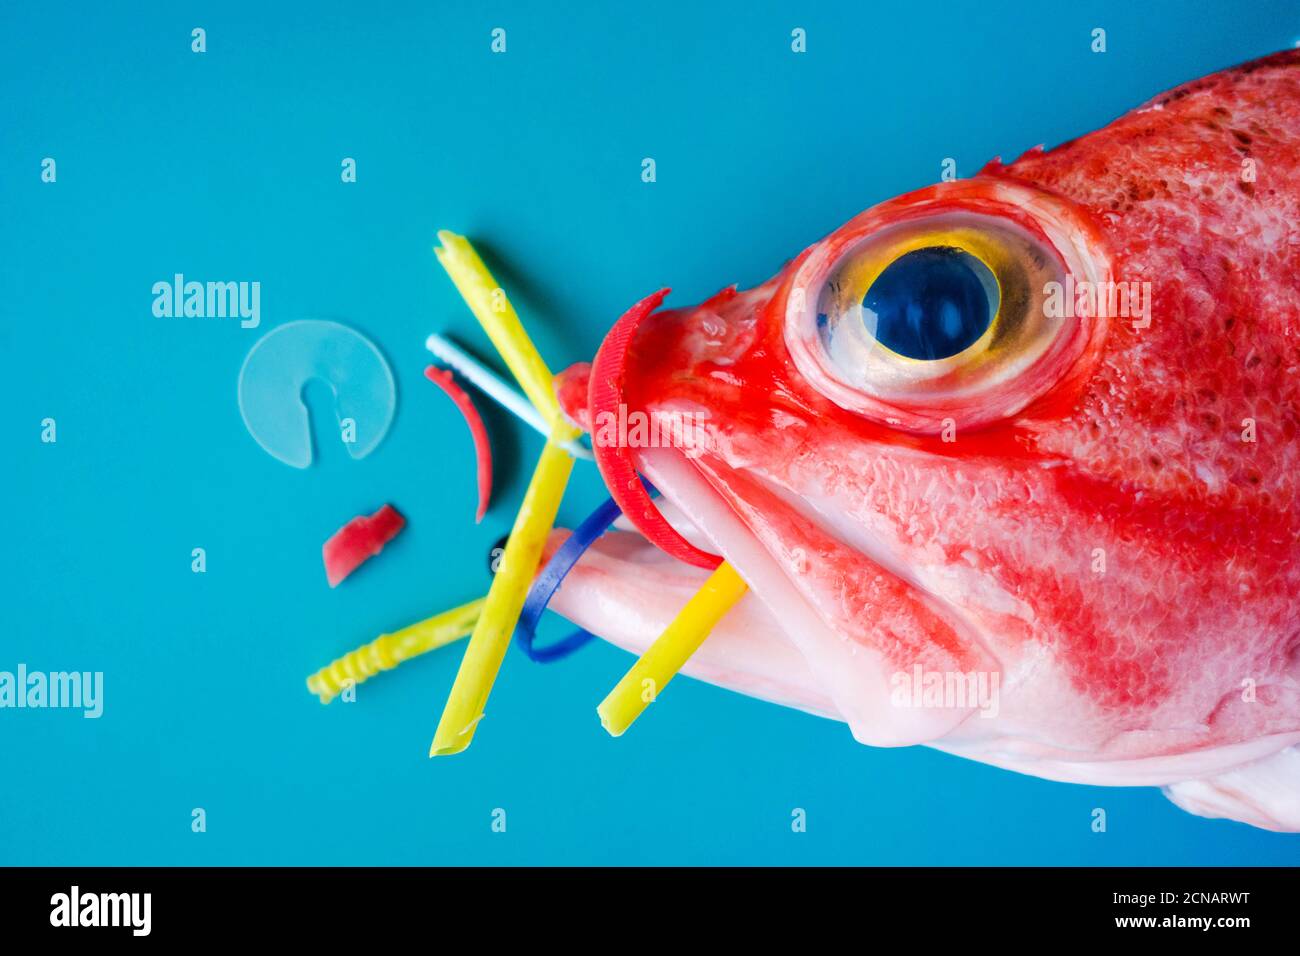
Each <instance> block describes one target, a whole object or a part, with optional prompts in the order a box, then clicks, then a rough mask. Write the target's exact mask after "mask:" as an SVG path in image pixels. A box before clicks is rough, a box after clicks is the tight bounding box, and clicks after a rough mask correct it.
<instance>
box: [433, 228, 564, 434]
mask: <svg viewBox="0 0 1300 956" xmlns="http://www.w3.org/2000/svg"><path fill="white" fill-rule="evenodd" d="M438 239H439V241H441V242H442V246H441V247H440V248H435V249H434V250H433V251H434V254H435V255H437V257H438V261H439V262H440V263H442V267H443V268H444V269H446V270H447V275H449V276H450V277H451V281H452V282H454V283H455V284H456V289H457V291H459V292H460V294H461V297H462V298H463V299H464V300H465V303H466V304H467V305H468V306H469V308H470V311H471V312H473V313H474V317H475V318H477V319H478V321H479V324H480V325H482V326H483V330H484V331H485V332H487V334H488V338H490V339H491V340H492V344H493V345H494V346H496V350H497V351H498V352H500V353H501V357H502V358H503V359H504V360H505V363H506V365H507V366H508V367H509V368H510V372H511V374H513V375H514V377H515V380H516V381H517V382H519V387H520V388H522V389H523V390H524V394H525V395H527V396H528V400H529V401H530V402H532V403H533V407H535V408H536V409H537V411H538V412H539V413H541V416H542V418H543V419H544V420H545V421H546V423H547V424H548V425H549V426H551V427H552V428H554V427H555V426H556V425H557V423H562V424H563V427H564V432H563V433H562V434H561V436H560V438H559V440H560V441H561V442H565V441H571V440H572V439H574V438H576V437H577V436H578V435H579V434H580V432H579V431H578V430H577V429H576V428H574V427H573V426H571V425H569V424H568V423H567V422H565V420H564V418H563V416H562V415H561V414H560V403H559V402H558V401H557V400H556V398H555V391H554V387H553V379H554V376H553V375H551V370H550V369H549V368H547V367H546V362H545V361H544V360H543V359H542V356H541V354H540V353H539V352H538V351H537V347H536V346H535V345H533V341H532V339H530V338H529V337H528V333H527V332H525V331H524V327H523V324H522V323H521V322H520V321H519V316H518V315H517V314H516V312H515V310H514V306H512V305H511V304H510V300H509V299H507V298H506V294H505V291H504V290H502V288H501V287H500V286H499V285H497V281H496V279H494V278H492V273H490V272H488V269H487V266H485V265H484V264H483V260H482V259H481V258H479V254H478V253H477V252H476V251H475V250H474V247H473V246H472V245H470V241H469V240H468V239H466V238H465V237H464V236H458V235H457V234H456V233H454V232H450V231H448V230H446V229H443V230H440V231H439V232H438Z"/></svg>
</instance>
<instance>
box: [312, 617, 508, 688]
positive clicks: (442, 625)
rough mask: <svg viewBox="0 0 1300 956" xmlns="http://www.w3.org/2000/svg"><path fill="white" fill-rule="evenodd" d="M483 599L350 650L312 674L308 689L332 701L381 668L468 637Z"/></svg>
mask: <svg viewBox="0 0 1300 956" xmlns="http://www.w3.org/2000/svg"><path fill="white" fill-rule="evenodd" d="M483 600H484V599H483V598H479V599H478V600H477V601H470V602H469V603H468V604H462V605H461V606H460V607H454V608H452V609H451V610H450V611H443V612H442V613H441V614H435V615H434V616H433V617H430V618H426V619H425V620H423V621H420V622H419V623H417V624H412V625H410V626H409V627H404V628H402V629H401V630H400V631H394V632H393V633H392V634H380V635H379V636H378V637H377V638H375V639H374V640H373V641H371V642H370V643H369V644H363V645H362V646H361V647H358V648H357V649H356V650H354V651H349V652H348V653H347V654H344V655H343V656H342V657H340V658H339V659H338V660H336V661H333V662H331V663H330V664H328V665H326V666H325V667H322V668H321V669H320V670H318V671H317V672H316V673H314V674H312V675H311V676H310V677H308V678H307V689H308V690H309V691H311V692H312V693H313V694H315V695H317V696H318V697H320V702H321V703H322V704H328V703H329V702H330V701H331V700H333V699H334V698H335V697H337V696H338V695H339V694H341V693H343V691H344V689H346V688H347V687H348V686H349V685H352V686H355V685H357V684H360V683H363V682H364V681H366V680H368V679H369V678H371V677H374V676H375V675H376V674H378V673H379V672H380V671H389V670H392V669H393V668H394V667H396V666H397V665H398V664H400V663H402V661H406V660H410V659H411V658H412V657H418V656H419V655H421V654H427V653H428V652H429V651H432V650H437V649H438V648H439V647H446V646H447V645H448V644H451V643H453V642H454V641H458V640H460V639H461V638H462V637H466V636H467V635H468V634H469V633H470V631H472V630H473V629H474V625H475V624H476V623H478V619H479V614H480V612H481V611H482V610H483Z"/></svg>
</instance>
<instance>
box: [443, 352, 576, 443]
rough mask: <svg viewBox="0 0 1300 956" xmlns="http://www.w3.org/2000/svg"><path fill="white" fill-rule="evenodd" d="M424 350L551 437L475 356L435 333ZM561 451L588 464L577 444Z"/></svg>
mask: <svg viewBox="0 0 1300 956" xmlns="http://www.w3.org/2000/svg"><path fill="white" fill-rule="evenodd" d="M424 347H425V348H426V349H428V350H429V351H430V352H432V353H433V354H434V357H435V358H437V359H438V360H439V361H442V362H445V363H447V364H448V365H450V366H451V367H452V369H453V370H454V371H456V372H458V373H460V374H461V375H462V376H464V378H465V380H466V381H468V382H469V383H470V384H471V385H473V386H474V387H475V388H477V389H478V390H479V391H481V392H482V393H483V394H485V395H487V396H488V397H489V398H491V399H492V400H493V401H495V402H496V403H497V404H499V405H501V406H502V407H503V408H504V409H505V410H506V411H508V412H511V413H512V414H514V415H515V417H516V418H518V419H520V420H521V421H523V422H524V423H525V424H527V425H528V426H529V427H531V428H532V429H533V430H534V431H536V432H537V433H538V434H539V435H542V436H543V437H550V434H551V430H550V429H549V428H547V427H546V423H545V422H544V421H542V416H541V415H540V414H538V412H537V409H535V408H534V407H533V404H532V402H530V401H528V399H527V398H525V397H524V395H523V393H522V392H519V391H516V390H515V389H514V388H511V387H510V386H509V385H507V384H506V383H505V382H503V381H502V380H501V379H500V378H499V377H498V376H497V375H496V373H495V372H493V371H492V370H491V369H489V368H488V367H487V366H486V365H484V364H483V363H482V362H480V361H479V360H478V359H476V358H474V356H472V355H470V354H469V353H468V352H464V351H462V350H461V349H460V348H459V347H457V346H455V345H453V344H452V343H451V342H449V341H447V340H446V339H445V338H443V337H442V336H441V335H438V334H437V333H434V334H432V335H430V336H429V337H428V338H427V339H425V340H424ZM562 447H563V448H564V449H565V450H566V451H568V452H569V454H571V455H573V456H574V457H575V458H585V459H587V460H588V461H590V460H591V458H592V455H591V452H590V451H588V450H587V449H586V448H585V447H583V445H581V444H580V443H579V442H576V441H573V442H568V443H566V444H565V445H563V446H562Z"/></svg>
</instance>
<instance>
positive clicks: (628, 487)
mask: <svg viewBox="0 0 1300 956" xmlns="http://www.w3.org/2000/svg"><path fill="white" fill-rule="evenodd" d="M668 291H669V290H668V289H660V290H659V291H658V292H656V293H654V294H653V295H648V296H646V297H645V298H644V299H642V300H641V301H640V302H638V303H637V304H636V305H634V306H632V308H630V309H628V310H627V311H626V312H624V313H623V316H622V318H620V319H619V320H618V321H617V322H615V323H614V327H613V328H611V329H610V330H609V334H608V335H606V336H605V341H604V342H602V343H601V344H600V349H599V350H598V351H597V352H596V358H595V359H594V360H593V361H592V363H591V377H590V381H589V383H588V385H587V404H588V406H589V409H590V412H589V414H590V417H591V424H592V427H595V424H596V423H597V422H598V421H600V413H601V412H608V413H609V414H610V415H612V416H614V417H617V416H618V407H619V405H620V404H621V403H622V401H623V367H624V365H625V364H626V362H627V353H628V349H629V348H630V347H631V345H632V337H633V335H634V334H635V333H636V329H637V326H638V325H640V324H641V320H642V319H644V318H645V317H646V316H648V315H649V314H650V313H651V312H653V311H654V310H655V309H657V308H659V304H660V303H661V302H663V300H664V296H666V295H667V294H668ZM724 294H725V290H724ZM592 453H593V454H594V455H595V458H596V467H597V468H599V469H600V476H601V477H602V478H604V479H605V484H606V485H607V486H608V487H609V495H610V497H611V498H613V499H614V500H615V501H616V502H617V503H618V506H619V507H620V508H622V509H623V514H625V515H627V518H628V520H629V521H631V522H632V524H633V525H635V526H636V529H637V530H638V531H640V532H641V533H642V534H643V535H645V537H646V540H647V541H649V542H650V543H651V544H653V545H655V546H657V547H658V548H660V549H661V550H663V551H666V552H667V553H668V554H671V555H672V556H673V557H674V558H677V559H679V560H681V561H685V562H686V563H687V564H693V565H695V567H697V568H709V569H712V568H716V567H717V566H718V565H719V564H721V563H722V558H720V557H719V556H718V555H716V554H709V553H708V552H707V551H701V550H700V549H699V548H697V547H695V545H693V544H691V543H690V542H689V541H687V540H686V539H685V538H683V537H682V536H681V535H680V534H678V533H677V529H676V528H674V527H673V526H672V525H671V524H669V523H668V519H667V518H665V517H664V516H663V514H661V513H660V511H659V509H658V508H656V507H655V504H654V501H653V500H652V499H651V498H650V495H649V494H648V493H647V492H646V490H645V487H644V486H643V485H642V484H641V479H639V478H638V477H637V474H636V468H635V467H634V466H633V465H632V453H631V452H630V451H629V450H628V449H627V448H625V447H623V446H622V445H617V444H615V445H605V444H602V443H601V442H598V441H594V442H592Z"/></svg>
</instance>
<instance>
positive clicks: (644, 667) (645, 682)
mask: <svg viewBox="0 0 1300 956" xmlns="http://www.w3.org/2000/svg"><path fill="white" fill-rule="evenodd" d="M746 590H748V588H747V586H746V584H745V582H744V581H743V580H742V579H741V577H740V575H739V574H737V573H736V569H735V568H733V567H732V566H731V565H730V564H728V563H727V562H726V561H723V562H722V563H721V564H720V565H718V568H717V570H716V571H714V572H713V574H711V575H710V576H709V579H708V580H707V581H705V582H704V586H703V587H702V588H700V589H699V591H697V592H696V593H695V594H694V596H692V597H691V599H690V600H689V601H687V602H686V605H685V606H684V607H683V608H682V609H681V610H680V611H679V612H678V613H677V616H676V617H675V618H673V620H672V623H670V624H669V625H668V626H667V627H666V628H664V632H663V633H662V634H660V635H659V637H658V638H656V639H655V642H654V643H653V644H651V645H650V647H649V648H648V649H647V650H646V652H645V653H644V654H642V655H641V659H640V660H638V661H637V662H636V663H635V664H633V665H632V669H631V670H629V671H628V672H627V673H626V674H624V675H623V679H622V680H621V681H619V682H618V683H617V684H616V685H615V686H614V689H613V690H611V691H610V692H609V696H608V697H606V698H605V699H604V700H603V701H601V702H600V706H599V707H597V708H596V713H597V714H599V715H600V723H601V726H603V727H604V728H605V729H606V730H607V731H609V734H610V736H611V737H621V736H622V735H623V732H624V731H625V730H627V729H628V728H629V727H631V726H632V723H633V722H634V721H635V720H636V719H637V718H638V717H640V716H641V712H642V711H643V710H645V709H646V707H647V706H648V705H649V704H650V703H652V702H653V701H654V700H655V698H656V697H657V696H658V695H659V694H660V693H662V692H663V689H664V688H665V687H667V686H668V682H669V681H670V680H672V679H673V678H674V677H675V676H676V675H677V672H678V671H679V670H681V669H682V667H683V666H684V665H685V664H686V661H687V660H689V659H690V656H691V655H692V654H694V653H695V652H696V651H697V650H699V648H700V645H701V644H703V643H704V639H705V638H706V637H708V636H709V632H710V631H712V630H713V628H714V626H715V625H717V623H718V622H719V621H720V620H722V617H723V615H724V614H726V613H727V612H728V611H730V610H731V609H732V608H733V607H734V606H735V604H736V602H737V601H739V600H740V599H741V598H742V597H743V596H744V594H745V591H746Z"/></svg>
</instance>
